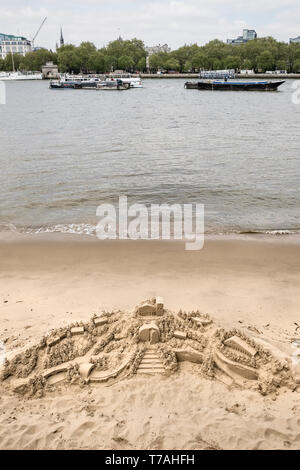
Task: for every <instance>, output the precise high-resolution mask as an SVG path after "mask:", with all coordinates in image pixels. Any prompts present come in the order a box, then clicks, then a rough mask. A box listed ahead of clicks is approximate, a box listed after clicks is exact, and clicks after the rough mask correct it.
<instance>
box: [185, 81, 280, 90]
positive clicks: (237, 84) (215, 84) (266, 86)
mask: <svg viewBox="0 0 300 470" xmlns="http://www.w3.org/2000/svg"><path fill="white" fill-rule="evenodd" d="M284 82H285V80H281V81H277V82H275V81H261V82H255V81H238V80H237V81H235V80H230V81H229V80H201V81H199V82H186V83H185V84H184V88H187V89H188V90H231V91H232V90H244V91H252V90H253V91H276V90H277V89H278V87H279V86H280V85H282V84H283V83H284Z"/></svg>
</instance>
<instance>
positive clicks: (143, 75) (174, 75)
mask: <svg viewBox="0 0 300 470" xmlns="http://www.w3.org/2000/svg"><path fill="white" fill-rule="evenodd" d="M236 77H237V78H269V79H274V78H280V79H281V78H284V79H288V78H289V79H291V78H292V79H297V78H298V79H299V78H300V73H289V74H286V73H282V74H279V73H273V74H270V73H255V74H249V75H247V74H236ZM141 78H186V79H187V78H199V74H198V73H159V74H157V73H141Z"/></svg>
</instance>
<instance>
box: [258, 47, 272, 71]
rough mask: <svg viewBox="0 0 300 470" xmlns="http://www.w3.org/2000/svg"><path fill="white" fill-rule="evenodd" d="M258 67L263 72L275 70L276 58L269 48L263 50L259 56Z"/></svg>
mask: <svg viewBox="0 0 300 470" xmlns="http://www.w3.org/2000/svg"><path fill="white" fill-rule="evenodd" d="M257 67H258V68H259V69H261V70H262V71H263V72H265V71H266V70H274V68H275V58H274V56H273V55H272V53H271V52H270V51H268V50H266V51H263V52H262V53H261V54H260V55H259V56H258V58H257Z"/></svg>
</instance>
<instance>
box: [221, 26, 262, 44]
mask: <svg viewBox="0 0 300 470" xmlns="http://www.w3.org/2000/svg"><path fill="white" fill-rule="evenodd" d="M256 38H257V33H256V31H255V30H254V29H243V36H238V37H237V38H236V39H227V44H232V45H240V44H245V43H246V42H248V41H251V40H252V39H256Z"/></svg>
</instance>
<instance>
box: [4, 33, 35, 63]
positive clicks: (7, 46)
mask: <svg viewBox="0 0 300 470" xmlns="http://www.w3.org/2000/svg"><path fill="white" fill-rule="evenodd" d="M27 52H31V42H30V41H29V40H28V39H26V38H24V37H23V36H13V35H12V34H2V33H0V57H1V59H5V57H6V56H7V54H10V53H11V54H21V55H23V56H24V55H25V54H27Z"/></svg>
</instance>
